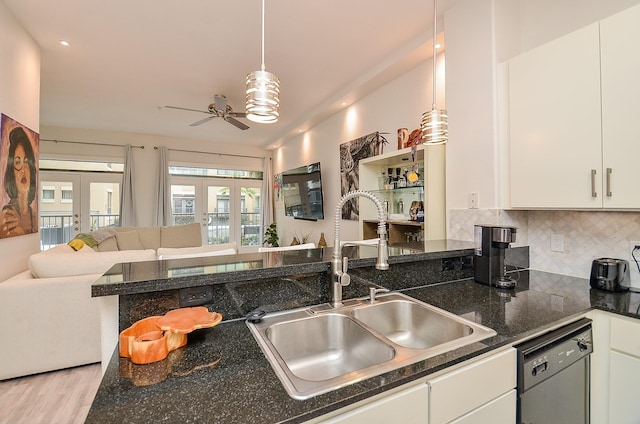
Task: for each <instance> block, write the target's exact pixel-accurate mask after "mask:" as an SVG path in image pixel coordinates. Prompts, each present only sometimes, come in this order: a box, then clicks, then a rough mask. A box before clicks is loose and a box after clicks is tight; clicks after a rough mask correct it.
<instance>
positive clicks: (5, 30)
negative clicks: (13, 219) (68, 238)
mask: <svg viewBox="0 0 640 424" xmlns="http://www.w3.org/2000/svg"><path fill="white" fill-rule="evenodd" d="M39 108H40V49H39V48H38V45H37V44H36V43H35V42H34V41H33V39H32V38H31V37H30V36H29V34H28V33H27V32H26V31H25V30H24V28H23V27H22V26H21V25H20V24H19V23H18V21H17V20H16V19H15V18H14V17H13V15H12V14H11V12H10V11H9V9H7V7H6V6H5V5H4V3H3V2H0V112H1V113H4V114H5V115H7V116H10V117H11V118H13V119H15V120H16V121H18V122H20V123H21V124H23V125H25V126H27V127H28V128H31V129H32V130H34V131H35V132H38V131H39V129H40V116H39ZM0 160H6V158H4V157H3V158H0ZM2 178H4V176H2ZM38 250H40V242H39V238H38V234H28V235H25V236H19V237H11V238H7V239H2V240H0V257H1V258H2V259H1V260H0V281H2V280H4V279H5V278H7V277H10V276H12V275H14V274H17V273H18V272H20V271H23V270H25V269H26V265H27V259H28V258H29V256H30V255H31V254H32V253H34V252H37V251H38Z"/></svg>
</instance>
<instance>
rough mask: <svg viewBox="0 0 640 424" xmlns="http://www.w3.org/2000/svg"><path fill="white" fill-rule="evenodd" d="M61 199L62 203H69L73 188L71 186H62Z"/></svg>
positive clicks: (71, 200)
mask: <svg viewBox="0 0 640 424" xmlns="http://www.w3.org/2000/svg"><path fill="white" fill-rule="evenodd" d="M61 190H62V191H61V197H60V198H61V199H62V200H61V201H62V203H71V202H73V188H72V187H62V189H61Z"/></svg>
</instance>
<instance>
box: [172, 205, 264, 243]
mask: <svg viewBox="0 0 640 424" xmlns="http://www.w3.org/2000/svg"><path fill="white" fill-rule="evenodd" d="M229 217H230V214H229V213H228V212H212V213H208V214H207V243H208V244H222V243H229V240H230V233H229ZM260 220H261V214H260V212H243V213H241V214H240V222H241V224H240V236H241V240H240V245H241V246H260V245H261V243H262V230H261V225H262V224H261V222H260ZM173 222H174V224H175V225H181V224H191V223H194V222H196V216H195V214H192V213H174V214H173Z"/></svg>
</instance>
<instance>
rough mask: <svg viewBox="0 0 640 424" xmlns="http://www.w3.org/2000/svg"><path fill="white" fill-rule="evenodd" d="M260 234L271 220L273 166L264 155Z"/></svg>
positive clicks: (269, 159)
mask: <svg viewBox="0 0 640 424" xmlns="http://www.w3.org/2000/svg"><path fill="white" fill-rule="evenodd" d="M262 198H263V199H264V201H263V202H262V234H264V232H265V231H266V229H267V227H268V226H269V225H271V223H272V222H273V168H272V167H271V158H270V157H265V158H264V161H263V166H262Z"/></svg>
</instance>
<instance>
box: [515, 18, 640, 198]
mask: <svg viewBox="0 0 640 424" xmlns="http://www.w3.org/2000/svg"><path fill="white" fill-rule="evenodd" d="M638 22H640V6H635V7H632V8H630V9H627V10H625V11H623V12H621V13H619V14H616V15H613V16H612V17H610V18H607V19H605V20H603V21H601V22H599V23H595V24H592V25H589V26H587V27H585V28H582V29H580V30H578V31H575V32H573V33H571V34H568V35H566V36H564V37H561V38H559V39H557V40H554V41H552V42H550V43H548V44H545V45H543V46H540V47H538V48H536V49H533V50H531V51H529V52H525V53H523V54H522V55H520V56H517V57H515V58H514V59H512V60H510V61H509V62H508V74H509V77H508V79H509V87H508V91H509V95H508V98H509V108H508V109H509V150H510V153H509V155H510V164H509V166H510V170H509V178H510V181H509V184H510V197H511V202H510V206H511V207H513V208H555V209H639V208H640V196H637V188H636V182H637V181H638V179H639V178H640V167H638V166H637V164H636V160H637V158H638V157H640V142H639V140H640V127H639V126H638V125H637V124H636V120H637V119H638V117H637V115H638V111H639V110H640V79H639V78H638V75H639V74H640V51H639V49H638V48H637V45H638V43H640V25H638Z"/></svg>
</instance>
